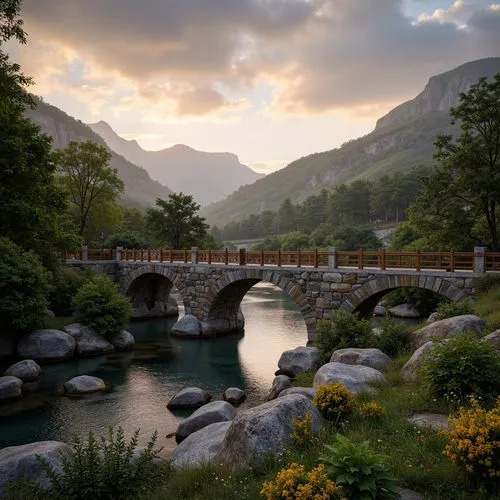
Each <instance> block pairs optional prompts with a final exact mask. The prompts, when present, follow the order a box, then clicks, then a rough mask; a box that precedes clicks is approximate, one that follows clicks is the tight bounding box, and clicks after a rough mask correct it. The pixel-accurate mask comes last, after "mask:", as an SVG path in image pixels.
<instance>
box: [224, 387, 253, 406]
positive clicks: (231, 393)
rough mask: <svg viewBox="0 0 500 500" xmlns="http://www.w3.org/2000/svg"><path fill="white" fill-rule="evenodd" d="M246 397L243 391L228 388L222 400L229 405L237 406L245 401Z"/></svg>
mask: <svg viewBox="0 0 500 500" xmlns="http://www.w3.org/2000/svg"><path fill="white" fill-rule="evenodd" d="M246 397H247V395H246V393H245V391H242V390H241V389H238V388H237V387H228V388H227V389H226V390H225V391H224V394H223V395H222V399H223V400H224V401H227V402H228V403H231V404H232V405H239V404H240V403H243V401H245V399H246Z"/></svg>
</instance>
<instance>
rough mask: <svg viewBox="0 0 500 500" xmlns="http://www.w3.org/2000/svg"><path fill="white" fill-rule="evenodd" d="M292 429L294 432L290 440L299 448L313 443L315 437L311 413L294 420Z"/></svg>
mask: <svg viewBox="0 0 500 500" xmlns="http://www.w3.org/2000/svg"><path fill="white" fill-rule="evenodd" d="M292 427H293V432H292V434H291V435H290V439H291V441H292V443H293V444H294V445H295V446H296V447H297V448H302V447H304V446H305V445H307V444H308V443H310V442H311V439H312V437H313V432H312V415H311V414H310V413H309V412H308V413H306V414H305V415H304V416H303V417H302V418H296V419H293V420H292Z"/></svg>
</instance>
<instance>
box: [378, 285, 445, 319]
mask: <svg viewBox="0 0 500 500" xmlns="http://www.w3.org/2000/svg"><path fill="white" fill-rule="evenodd" d="M442 300H444V298H443V297H442V296H441V295H438V294H437V293H435V292H432V291H431V290H425V289H423V288H398V289H396V290H394V291H393V292H391V293H389V294H387V295H386V296H385V297H384V303H385V304H386V305H387V307H394V306H397V305H399V304H412V305H414V306H415V307H416V308H417V309H418V311H419V312H420V314H421V315H422V316H428V315H429V314H430V313H431V312H432V311H435V310H436V308H437V307H438V306H439V304H440V303H441V301H442Z"/></svg>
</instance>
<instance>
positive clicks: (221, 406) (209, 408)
mask: <svg viewBox="0 0 500 500" xmlns="http://www.w3.org/2000/svg"><path fill="white" fill-rule="evenodd" d="M235 415H236V410H235V409H234V408H233V405H232V404H231V403H228V402H227V401H212V402H211V403H208V404H206V405H203V406H202V407H201V408H198V410H196V411H195V412H194V413H193V414H192V415H191V416H189V417H188V418H186V419H185V420H183V421H182V422H181V423H180V424H179V426H178V427H177V431H176V433H175V440H176V441H177V442H178V443H180V442H181V441H184V439H186V438H187V437H188V436H189V435H190V434H192V433H193V432H196V431H199V430H200V429H203V427H206V426H207V425H210V424H215V423H217V422H229V421H230V420H233V418H234V416H235Z"/></svg>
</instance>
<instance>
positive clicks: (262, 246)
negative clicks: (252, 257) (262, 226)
mask: <svg viewBox="0 0 500 500" xmlns="http://www.w3.org/2000/svg"><path fill="white" fill-rule="evenodd" d="M281 241H282V239H281V238H278V237H277V236H266V237H265V238H264V241H261V242H260V243H257V244H256V245H254V246H253V247H252V250H279V249H280V248H281Z"/></svg>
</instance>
